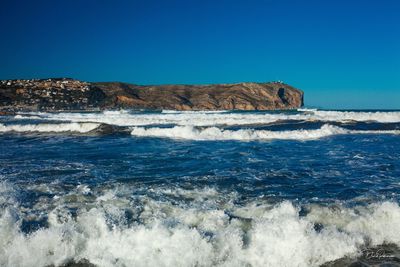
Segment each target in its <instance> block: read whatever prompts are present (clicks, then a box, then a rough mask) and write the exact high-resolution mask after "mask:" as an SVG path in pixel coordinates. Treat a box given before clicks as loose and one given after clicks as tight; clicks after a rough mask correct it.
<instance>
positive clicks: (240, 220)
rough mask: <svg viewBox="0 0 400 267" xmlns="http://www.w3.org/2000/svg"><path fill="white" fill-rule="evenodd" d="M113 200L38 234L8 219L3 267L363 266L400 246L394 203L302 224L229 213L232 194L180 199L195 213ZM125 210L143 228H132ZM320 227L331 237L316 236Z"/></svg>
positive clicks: (287, 212) (0, 221)
mask: <svg viewBox="0 0 400 267" xmlns="http://www.w3.org/2000/svg"><path fill="white" fill-rule="evenodd" d="M128 191H129V190H128ZM116 193H117V194H118V197H117V196H116V195H115V194H116ZM170 193H171V194H175V191H173V190H172V191H171V192H170ZM203 193H204V197H201V195H202V194H203ZM104 194H105V195H107V197H102V196H100V199H101V200H98V201H99V202H98V203H97V204H93V203H92V204H90V205H89V206H88V208H84V207H81V208H80V209H79V210H78V214H77V217H76V218H73V217H72V216H71V215H70V214H69V213H68V212H67V211H66V210H64V209H63V205H58V206H57V207H56V208H55V209H54V210H52V211H50V212H49V214H48V215H49V216H48V224H49V227H48V228H41V229H39V230H36V231H35V232H33V233H31V234H29V235H26V234H23V233H22V232H21V231H20V230H19V227H20V223H21V221H20V219H19V218H20V216H22V214H17V213H15V212H12V211H11V210H10V209H5V210H0V266H49V265H55V266H59V265H62V264H65V263H67V262H69V261H71V260H74V261H75V262H78V261H80V260H82V259H86V260H88V261H89V262H91V263H93V264H96V265H97V266H104V267H108V266H246V265H249V266H255V267H257V266H319V265H321V264H323V263H326V262H329V261H333V260H336V259H339V258H342V257H345V256H350V257H352V256H353V257H354V256H356V255H358V254H359V253H360V249H361V248H362V247H363V246H365V245H367V244H369V243H370V244H373V245H380V244H384V243H394V244H396V245H400V237H399V235H398V233H399V232H400V207H399V205H398V204H396V203H392V202H383V203H374V204H371V205H369V206H366V207H355V208H351V209H350V208H344V207H336V208H335V209H331V208H327V207H321V206H317V205H314V206H310V213H309V214H308V215H306V216H303V217H302V216H300V215H299V212H300V209H299V207H297V206H295V205H293V204H292V203H290V202H288V201H284V202H281V203H279V204H277V205H274V206H272V205H268V203H251V202H250V203H248V204H245V205H244V206H239V205H237V204H234V203H233V202H230V201H228V202H226V204H225V205H224V206H220V205H221V204H220V203H221V200H222V199H224V198H225V197H226V195H225V194H223V193H218V192H217V191H216V190H212V189H211V190H210V189H205V190H195V192H189V191H181V192H176V194H177V196H191V195H194V196H197V197H196V198H195V199H194V201H193V202H191V203H190V205H188V206H185V205H176V203H175V201H176V200H174V201H172V202H169V201H165V200H164V201H159V200H153V199H150V198H148V197H146V196H145V197H140V198H139V202H129V201H127V200H128V199H129V198H130V196H131V191H130V194H128V195H127V197H126V198H124V196H123V195H121V192H117V191H116V190H115V189H114V190H112V191H108V192H104ZM209 197H211V199H209ZM204 200H205V201H204ZM56 201H58V200H56ZM69 201H70V200H69ZM115 201H119V202H118V203H119V205H116V202H115ZM260 204H261V205H260ZM138 205H140V206H141V207H142V208H141V209H136V207H137V206H138ZM126 209H131V211H132V212H133V215H134V216H137V218H138V219H139V220H140V221H141V223H134V224H131V225H129V224H127V223H126V222H124V219H123V218H124V216H123V215H124V211H125V210H126ZM226 210H229V213H231V214H232V215H234V216H235V217H233V218H229V216H228V215H227V213H226V212H225V211H226ZM315 223H322V224H323V225H324V228H323V229H322V230H321V231H316V230H315V229H314V224H315ZM205 233H208V234H205Z"/></svg>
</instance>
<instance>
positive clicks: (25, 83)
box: [0, 78, 303, 112]
mask: <svg viewBox="0 0 400 267" xmlns="http://www.w3.org/2000/svg"><path fill="white" fill-rule="evenodd" d="M302 105H303V92H302V91H301V90H299V89H296V88H294V87H291V86H289V85H287V84H284V83H282V82H267V83H235V84H212V85H154V86H153V85H135V84H127V83H121V82H99V83H91V82H83V81H78V80H74V79H70V78H53V79H31V80H1V81H0V110H1V111H3V112H4V111H38V110H40V111H61V110H106V109H117V108H131V109H153V110H160V109H170V110H274V109H294V108H299V107H301V106H302Z"/></svg>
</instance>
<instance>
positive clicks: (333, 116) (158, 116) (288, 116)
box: [17, 110, 400, 126]
mask: <svg viewBox="0 0 400 267" xmlns="http://www.w3.org/2000/svg"><path fill="white" fill-rule="evenodd" d="M17 116H18V119H23V118H25V119H31V118H32V116H36V117H35V119H37V117H40V118H41V119H43V120H57V121H69V122H97V123H105V124H110V125H117V126H147V125H167V124H168V125H179V126H187V125H192V126H217V125H252V124H269V123H274V122H277V121H323V122H348V121H355V122H369V121H374V122H381V123H396V122H400V112H353V111H322V110H301V111H300V112H297V113H293V112H292V113H290V112H286V113H285V112H280V113H268V112H267V113H266V112H227V111H210V112H208V111H187V112H182V111H163V112H162V113H154V112H153V113H143V112H141V113H140V112H139V113H134V112H128V111H126V110H123V111H105V112H102V113H42V112H35V113H29V114H18V115H17Z"/></svg>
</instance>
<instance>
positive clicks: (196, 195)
mask: <svg viewBox="0 0 400 267" xmlns="http://www.w3.org/2000/svg"><path fill="white" fill-rule="evenodd" d="M399 193H400V112H399V111H333V110H332V111H329V110H316V109H313V110H308V109H304V110H294V111H276V112H261V111H259V112H237V111H235V112H230V111H221V112H200V111H198V112H196V111H190V112H177V111H153V112H148V111H128V110H120V111H105V112H82V113H45V112H30V113H19V114H16V115H13V116H1V117H0V266H321V265H322V266H348V265H351V264H355V265H357V264H358V265H357V266H379V265H381V266H398V265H399V262H400V249H399V246H400V206H399V201H400V195H399ZM385 264H386V265H385ZM396 264H397V265H396Z"/></svg>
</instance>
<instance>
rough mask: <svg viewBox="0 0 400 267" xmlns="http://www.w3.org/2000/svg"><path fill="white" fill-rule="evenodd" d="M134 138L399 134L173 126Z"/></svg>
mask: <svg viewBox="0 0 400 267" xmlns="http://www.w3.org/2000/svg"><path fill="white" fill-rule="evenodd" d="M131 134H132V135H134V136H142V137H143V136H149V137H164V138H174V139H190V140H241V141H250V140H274V139H283V140H314V139H319V138H323V137H327V136H332V135H340V134H400V131H397V130H393V131H355V130H347V129H344V128H341V127H337V126H333V125H329V124H325V125H323V126H322V127H321V128H320V129H316V130H293V131H267V130H254V129H241V130H235V131H232V130H223V129H220V128H217V127H208V128H196V127H193V126H175V127H173V128H159V127H152V128H144V127H134V128H133V130H132V132H131Z"/></svg>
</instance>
